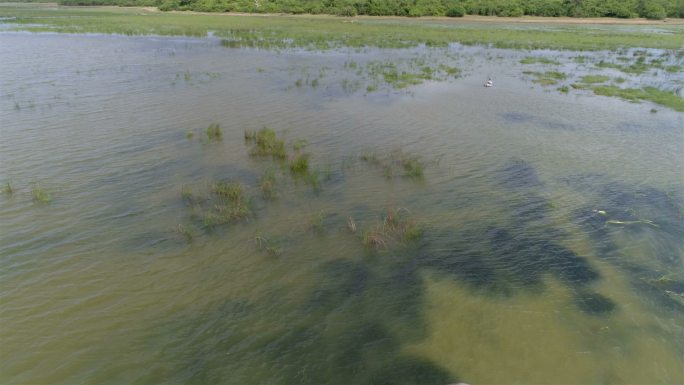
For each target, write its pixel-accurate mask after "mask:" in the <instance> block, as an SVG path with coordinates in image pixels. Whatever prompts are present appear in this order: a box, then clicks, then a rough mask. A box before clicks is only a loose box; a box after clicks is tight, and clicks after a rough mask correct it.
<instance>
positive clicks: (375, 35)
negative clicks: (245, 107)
mask: <svg viewBox="0 0 684 385" xmlns="http://www.w3.org/2000/svg"><path fill="white" fill-rule="evenodd" d="M0 18H2V20H0V23H1V24H4V25H5V28H7V30H10V31H11V30H22V31H31V32H48V31H49V32H60V33H103V34H123V35H165V36H197V37H202V36H207V35H208V34H209V33H212V34H213V35H214V36H217V37H220V38H224V39H228V40H230V41H233V42H235V44H234V45H237V46H249V47H259V48H283V49H284V48H292V47H300V48H310V49H319V50H325V49H331V48H340V47H354V48H360V47H378V48H405V47H413V46H418V45H421V44H425V45H427V46H446V45H448V44H450V43H461V44H466V45H477V44H481V45H491V46H494V47H497V48H512V49H559V50H578V51H582V50H615V49H620V48H634V47H639V48H663V49H677V50H679V49H684V43H683V42H684V28H681V26H680V25H679V24H676V25H675V24H674V23H672V24H670V25H668V24H667V23H663V22H655V24H657V25H658V29H659V30H660V32H653V28H654V23H646V24H643V23H626V25H624V24H621V25H614V23H611V24H601V23H596V24H588V23H587V20H586V19H583V20H581V22H580V20H577V21H576V22H575V23H568V22H567V20H558V21H556V22H547V21H546V19H548V18H523V19H520V20H515V21H512V20H510V19H511V18H507V19H505V20H496V21H495V22H493V21H492V20H493V19H494V18H489V17H475V16H471V17H467V18H465V19H459V20H454V19H449V18H420V19H411V18H398V17H368V16H364V17H353V18H345V17H334V16H320V15H317V16H311V15H298V16H291V15H246V14H206V13H196V12H168V13H167V12H159V11H158V10H156V9H150V8H142V7H140V8H139V7H126V8H117V7H57V6H45V5H34V4H31V5H23V4H22V5H17V4H8V3H5V4H3V5H2V6H0ZM542 19H544V20H542Z"/></svg>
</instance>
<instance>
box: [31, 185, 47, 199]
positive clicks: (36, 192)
mask: <svg viewBox="0 0 684 385" xmlns="http://www.w3.org/2000/svg"><path fill="white" fill-rule="evenodd" d="M31 197H32V198H33V201H34V202H37V203H42V204H48V203H50V202H51V201H52V196H51V195H50V193H49V192H47V191H46V190H45V189H43V188H42V187H40V185H39V184H38V183H35V184H33V186H32V187H31Z"/></svg>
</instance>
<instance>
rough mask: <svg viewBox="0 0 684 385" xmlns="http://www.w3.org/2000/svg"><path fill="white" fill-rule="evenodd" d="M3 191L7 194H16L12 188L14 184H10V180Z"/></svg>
mask: <svg viewBox="0 0 684 385" xmlns="http://www.w3.org/2000/svg"><path fill="white" fill-rule="evenodd" d="M2 193H3V194H5V195H12V194H14V188H12V185H11V184H10V182H7V183H5V187H4V188H3V189H2Z"/></svg>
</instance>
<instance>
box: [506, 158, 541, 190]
mask: <svg viewBox="0 0 684 385" xmlns="http://www.w3.org/2000/svg"><path fill="white" fill-rule="evenodd" d="M499 174H500V178H499V181H500V183H501V184H502V185H503V186H504V187H507V188H510V189H521V188H532V187H539V186H541V184H542V183H541V180H540V179H539V176H538V175H537V171H536V170H535V169H534V167H532V165H530V164H529V163H527V162H525V161H524V160H522V159H511V160H510V161H508V163H506V165H504V167H503V168H502V169H501V170H500V171H499Z"/></svg>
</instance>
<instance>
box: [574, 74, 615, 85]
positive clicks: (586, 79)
mask: <svg viewBox="0 0 684 385" xmlns="http://www.w3.org/2000/svg"><path fill="white" fill-rule="evenodd" d="M609 79H610V78H609V77H608V76H604V75H585V76H582V77H581V78H580V82H582V83H585V84H596V83H605V82H607V81H608V80H609Z"/></svg>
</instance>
